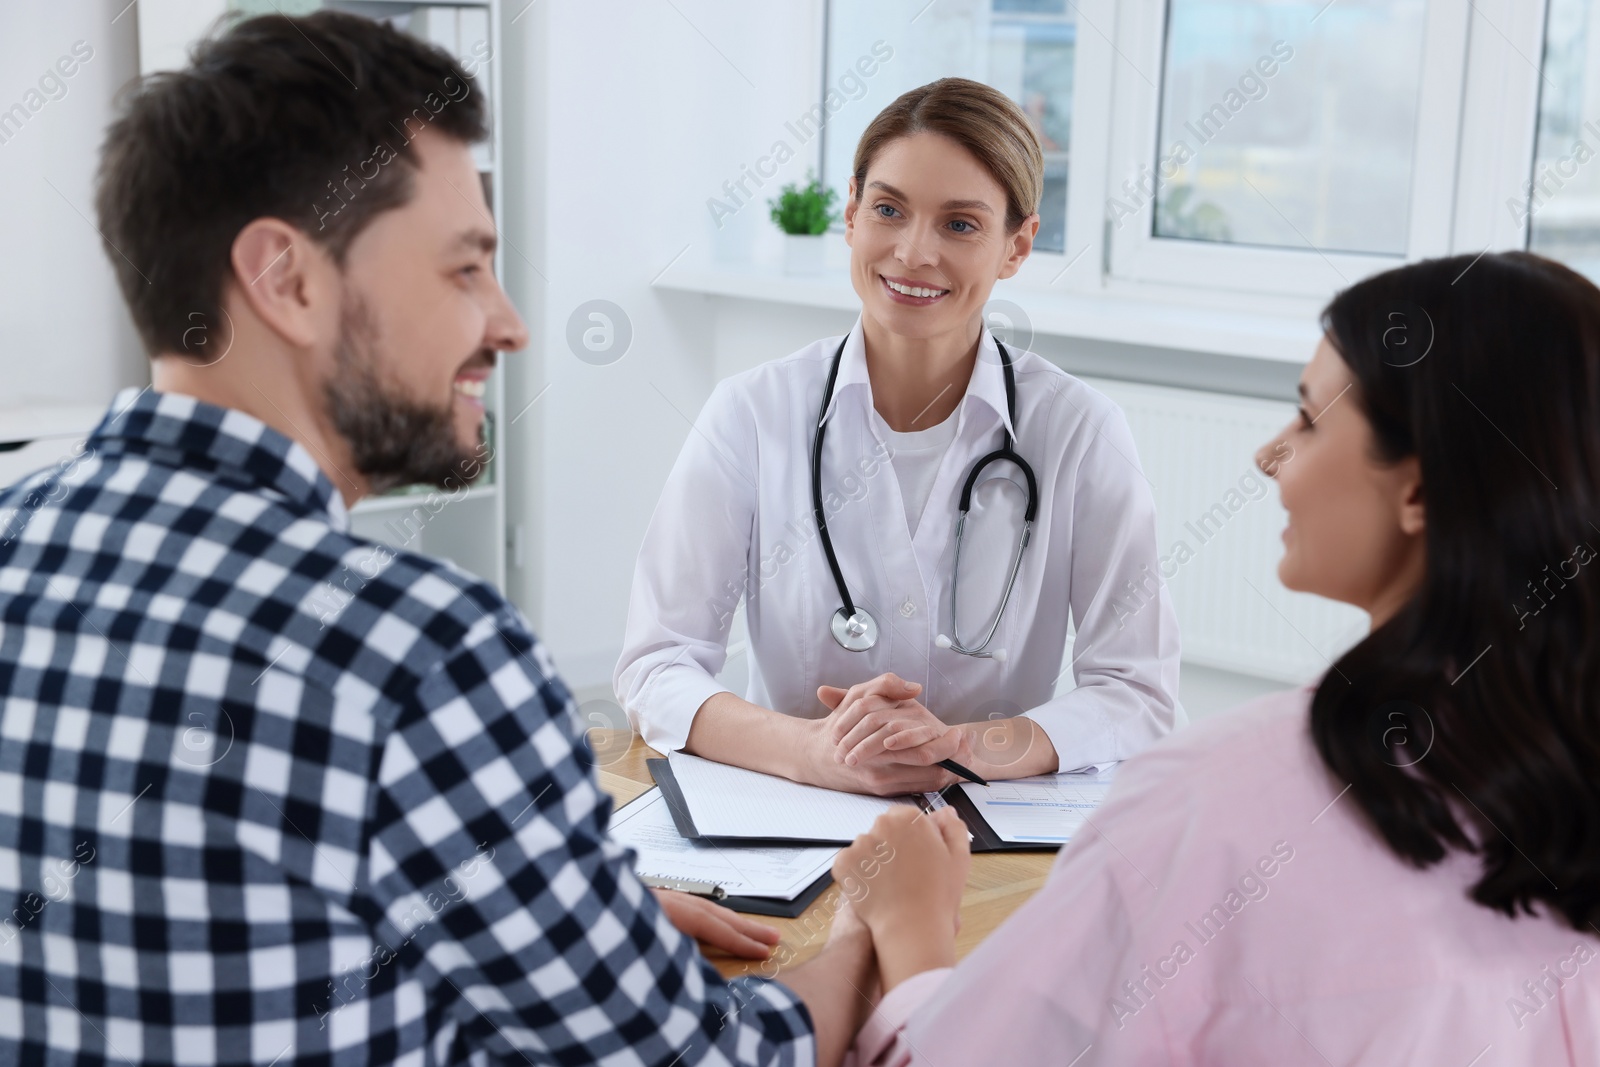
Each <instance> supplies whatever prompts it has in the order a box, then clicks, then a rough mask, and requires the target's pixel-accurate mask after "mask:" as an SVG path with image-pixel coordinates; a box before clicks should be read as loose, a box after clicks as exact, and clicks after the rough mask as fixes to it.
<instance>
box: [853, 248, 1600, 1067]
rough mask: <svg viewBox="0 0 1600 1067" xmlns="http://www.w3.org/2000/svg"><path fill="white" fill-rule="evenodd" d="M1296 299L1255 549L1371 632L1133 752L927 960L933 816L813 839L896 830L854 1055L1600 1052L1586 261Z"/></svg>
mask: <svg viewBox="0 0 1600 1067" xmlns="http://www.w3.org/2000/svg"><path fill="white" fill-rule="evenodd" d="M1322 322H1323V327H1324V330H1325V332H1326V336H1325V338H1324V339H1323V341H1322V343H1321V344H1320V345H1319V346H1318V348H1317V351H1316V354H1315V356H1314V357H1313V358H1312V360H1311V362H1310V363H1309V364H1308V365H1307V366H1306V368H1305V372H1304V373H1303V375H1302V376H1301V381H1300V395H1301V401H1302V403H1301V408H1300V412H1299V415H1298V417H1297V418H1296V419H1295V421H1294V422H1293V423H1291V424H1290V425H1289V426H1287V427H1285V428H1284V430H1283V431H1282V432H1281V433H1280V434H1279V435H1278V436H1277V437H1276V438H1274V440H1273V441H1271V442H1268V444H1267V445H1266V446H1264V447H1263V448H1262V450H1261V452H1260V453H1259V455H1258V457H1257V459H1258V462H1259V463H1261V464H1262V466H1263V469H1266V470H1267V472H1268V473H1269V474H1272V475H1273V477H1274V478H1275V479H1276V480H1277V482H1278V485H1279V490H1280V492H1281V494H1282V498H1283V504H1284V507H1285V509H1286V510H1287V511H1288V514H1289V526H1288V528H1287V529H1286V530H1285V531H1284V535H1283V536H1284V545H1285V551H1284V556H1283V559H1282V562H1281V563H1280V564H1279V570H1278V572H1279V576H1280V578H1281V579H1282V581H1283V583H1284V584H1285V585H1286V586H1288V587H1289V588H1291V589H1297V590H1301V591H1305V592H1312V593H1317V594H1320V595H1323V596H1327V597H1331V598H1333V599H1337V600H1341V601H1344V602H1347V603H1351V604H1355V605H1357V606H1358V607H1361V608H1363V609H1365V610H1366V611H1368V612H1369V613H1370V614H1371V616H1372V631H1371V633H1370V634H1369V635H1368V636H1367V637H1366V639H1365V640H1363V641H1362V642H1360V643H1359V644H1358V645H1356V646H1355V647H1354V648H1353V649H1351V650H1350V651H1349V652H1347V653H1345V654H1344V655H1343V656H1342V657H1340V658H1339V659H1338V660H1337V661H1336V662H1334V663H1332V664H1330V666H1329V668H1328V671H1327V673H1326V674H1325V675H1324V676H1323V677H1322V679H1321V680H1320V681H1319V682H1318V683H1317V684H1316V685H1315V686H1308V687H1306V688H1305V689H1302V690H1298V691H1291V692H1286V693H1281V694H1275V695H1272V696H1269V697H1265V698H1262V699H1260V700H1257V701H1255V702H1252V703H1251V704H1248V705H1246V706H1245V707H1243V708H1241V709H1239V710H1238V711H1236V712H1234V713H1232V714H1229V715H1224V716H1219V717H1217V718H1215V719H1212V720H1208V721H1206V722H1203V723H1201V724H1200V725H1198V726H1196V727H1194V728H1191V729H1187V730H1184V731H1181V732H1180V733H1178V734H1177V735H1175V736H1174V737H1172V738H1170V739H1168V740H1167V741H1165V742H1163V743H1161V744H1159V745H1157V746H1156V747H1154V748H1153V749H1151V750H1150V751H1149V752H1147V753H1145V754H1144V755H1141V756H1138V757H1135V758H1134V759H1133V760H1130V761H1129V762H1128V763H1127V764H1126V765H1125V766H1124V768H1123V769H1122V771H1121V772H1120V775H1119V778H1118V781H1117V785H1116V786H1115V787H1114V789H1113V792H1112V796H1111V798H1110V799H1109V800H1108V802H1107V803H1106V805H1105V806H1104V807H1103V808H1102V809H1100V811H1099V812H1097V813H1096V814H1095V816H1094V817H1093V818H1092V820H1091V821H1090V823H1089V825H1088V826H1086V827H1085V830H1084V832H1083V833H1082V834H1081V835H1080V836H1079V837H1078V838H1077V839H1076V840H1074V841H1073V842H1072V844H1071V846H1069V847H1068V848H1067V849H1065V850H1063V852H1062V853H1061V856H1060V858H1059V860H1058V862H1057V864H1056V866H1055V869H1054V871H1053V872H1052V875H1051V877H1050V880H1049V881H1048V882H1047V884H1046V885H1045V886H1044V887H1043V888H1042V889H1041V890H1040V891H1039V893H1038V895H1037V896H1036V897H1035V898H1034V899H1032V900H1031V901H1030V902H1029V903H1028V904H1027V905H1025V906H1024V907H1023V908H1022V909H1020V910H1019V911H1018V912H1017V913H1016V914H1015V915H1013V916H1012V917H1011V919H1010V920H1009V921H1008V922H1007V923H1006V924H1005V925H1004V926H1002V927H1001V928H1000V929H999V930H998V931H996V933H995V934H994V935H993V936H992V937H991V938H989V939H988V940H987V941H986V942H985V943H984V944H982V945H981V946H979V947H978V948H977V949H976V950H975V951H974V952H973V953H972V955H971V956H970V957H968V958H967V959H966V960H965V961H964V962H963V963H962V964H961V965H960V966H959V967H955V968H954V969H953V970H949V969H947V968H949V967H950V966H951V964H952V963H953V961H954V932H953V927H954V924H953V922H952V919H953V917H954V914H955V908H956V906H957V904H958V902H959V899H960V889H961V882H962V880H963V879H964V875H965V868H966V860H965V857H966V841H965V837H964V835H961V834H959V833H953V832H950V830H951V828H950V827H948V826H946V825H945V824H944V823H943V822H942V821H935V820H929V819H914V818H910V817H907V818H899V819H890V820H887V821H882V822H880V825H879V826H877V827H875V828H874V832H873V834H871V835H867V836H865V837H863V838H862V839H860V840H859V841H858V842H857V843H856V844H855V845H852V846H851V848H850V849H847V850H846V851H845V852H844V853H843V854H841V857H840V861H839V862H840V864H841V870H844V869H845V868H847V867H849V866H850V865H851V864H852V863H853V862H854V860H856V859H857V858H858V857H857V855H856V853H857V852H858V851H860V850H862V849H866V850H868V851H870V850H872V849H874V848H875V847H877V846H878V845H879V844H880V842H881V841H884V840H886V841H888V842H889V843H890V844H891V845H892V846H893V848H894V849H895V860H894V862H892V863H887V864H882V865H879V866H878V868H877V870H878V874H877V875H876V877H875V882H877V881H878V880H881V883H880V884H874V885H872V886H870V887H869V891H868V892H866V893H864V894H856V895H857V896H859V900H858V901H857V903H856V904H855V908H856V910H857V911H858V912H859V913H860V914H861V916H862V918H863V919H865V921H866V922H867V924H868V926H869V927H871V929H872V931H873V936H874V941H875V943H876V946H877V952H878V958H879V965H880V974H881V978H882V981H883V984H884V987H885V989H886V990H887V995H886V996H885V999H884V1001H883V1004H882V1006H881V1007H880V1009H879V1011H878V1013H877V1014H876V1015H875V1016H874V1017H873V1018H872V1020H871V1021H870V1022H869V1024H868V1026H867V1028H866V1030H864V1031H863V1033H862V1035H861V1037H860V1038H858V1044H857V1051H858V1055H859V1056H860V1058H861V1060H862V1062H871V1063H880V1062H882V1063H907V1062H912V1061H915V1062H919V1063H920V1062H924V1061H925V1060H928V1061H930V1062H939V1063H963V1064H966V1063H1005V1064H1008V1065H1011V1064H1029V1063H1047V1062H1048V1063H1051V1064H1073V1065H1074V1067H1088V1065H1090V1064H1107V1063H1116V1064H1145V1063H1169V1062H1171V1063H1185V1064H1207V1063H1216V1064H1222V1063H1226V1064H1230V1065H1231V1064H1241V1063H1251V1064H1254V1063H1261V1064H1268V1063H1270V1064H1284V1063H1314V1062H1319V1061H1322V1062H1327V1063H1330V1064H1334V1063H1337V1064H1389V1063H1407V1064H1413V1063H1429V1064H1455V1065H1459V1067H1467V1065H1469V1064H1484V1065H1486V1064H1490V1063H1494V1064H1540V1065H1546V1064H1577V1063H1590V1064H1592V1063H1594V1062H1596V1060H1597V1058H1600V928H1597V927H1600V568H1590V566H1589V564H1590V563H1591V562H1592V561H1594V559H1595V557H1596V550H1597V548H1600V527H1597V523H1600V500H1597V499H1596V496H1597V484H1600V290H1597V289H1596V288H1595V287H1594V286H1593V285H1592V284H1590V283H1589V282H1588V281H1587V280H1585V279H1584V278H1582V277H1581V276H1579V275H1578V274H1575V273H1574V272H1572V271H1570V270H1568V269H1567V268H1565V267H1562V266H1560V265H1558V264H1556V263H1553V262H1550V261H1548V260H1545V259H1541V258H1539V257H1537V256H1532V255H1527V254H1524V253H1506V254H1500V255H1490V256H1484V257H1482V258H1481V259H1480V260H1478V261H1477V262H1473V260H1472V259H1471V258H1470V257H1457V258H1451V259H1442V260H1433V261H1429V262H1424V263H1417V264H1414V265H1411V266H1406V267H1402V268H1400V269H1397V270H1393V271H1389V272H1387V273H1385V274H1381V275H1378V276H1377V277H1374V278H1371V279H1368V280H1366V281H1363V282H1361V283H1359V284H1357V285H1355V286H1352V287H1351V288H1350V289H1348V290H1346V291H1345V292H1343V293H1341V294H1340V295H1339V296H1338V297H1337V298H1335V300H1334V301H1333V303H1332V304H1331V305H1330V306H1329V307H1328V309H1327V311H1326V312H1325V313H1324V315H1323V320H1322ZM941 831H944V832H942V833H941ZM890 883H893V884H892V885H891V884H890ZM880 888H882V889H888V890H889V892H887V893H880V892H878V890H879V889H880ZM891 901H892V903H893V906H892V907H890V906H889V903H890V902H891Z"/></svg>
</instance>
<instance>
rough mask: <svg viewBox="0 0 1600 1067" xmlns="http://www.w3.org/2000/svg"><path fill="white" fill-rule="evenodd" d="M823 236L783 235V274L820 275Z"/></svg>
mask: <svg viewBox="0 0 1600 1067" xmlns="http://www.w3.org/2000/svg"><path fill="white" fill-rule="evenodd" d="M822 242H823V235H822V234H820V233H818V234H810V233H786V234H784V235H783V270H784V273H785V274H821V273H822V270H823V264H824V262H825V256H824V254H823V252H824V250H823V244H822Z"/></svg>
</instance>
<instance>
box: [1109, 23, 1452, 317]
mask: <svg viewBox="0 0 1600 1067" xmlns="http://www.w3.org/2000/svg"><path fill="white" fill-rule="evenodd" d="M1167 10H1168V0H1133V2H1130V3H1126V4H1124V5H1123V7H1122V11H1123V12H1124V14H1125V15H1126V18H1125V19H1124V21H1123V23H1122V24H1121V25H1120V26H1119V34H1118V37H1119V41H1118V45H1117V47H1118V48H1119V49H1120V51H1121V53H1122V54H1123V55H1126V56H1127V57H1128V59H1129V62H1124V63H1118V64H1116V66H1115V68H1114V77H1115V80H1114V82H1113V85H1112V86H1111V93H1110V98H1111V100H1112V101H1113V107H1112V110H1113V112H1114V113H1115V114H1116V116H1117V118H1116V121H1115V122H1114V123H1113V125H1112V130H1113V136H1112V140H1111V143H1110V146H1109V149H1108V152H1107V162H1108V172H1107V173H1108V177H1107V181H1106V187H1107V188H1106V195H1107V197H1110V196H1112V195H1114V194H1116V193H1118V192H1120V190H1119V189H1118V186H1119V185H1120V184H1121V183H1120V181H1118V180H1116V179H1114V178H1113V177H1111V176H1112V175H1118V174H1121V175H1125V176H1130V177H1132V176H1137V175H1138V174H1139V173H1140V171H1141V168H1142V167H1145V166H1148V167H1150V168H1151V169H1152V170H1153V169H1155V167H1156V166H1157V163H1158V160H1159V153H1160V148H1159V136H1160V111H1161V87H1162V81H1163V79H1164V76H1165V70H1164V65H1165V54H1166V44H1167ZM1470 19H1471V15H1470V8H1469V7H1468V6H1467V5H1457V4H1451V3H1448V2H1445V0H1428V2H1427V4H1426V6H1425V8H1424V25H1423V38H1422V39H1423V59H1422V71H1421V77H1420V79H1419V84H1418V105H1417V139H1416V143H1415V145H1414V148H1413V153H1412V175H1411V188H1410V191H1409V195H1410V212H1409V227H1408V233H1407V239H1406V251H1405V253H1404V254H1401V255H1389V254H1362V253H1349V252H1335V251H1330V250H1323V249H1318V248H1316V247H1315V246H1313V245H1311V244H1310V241H1309V239H1308V238H1306V237H1305V235H1303V234H1301V235H1300V237H1301V239H1302V240H1304V241H1305V242H1306V244H1305V247H1303V248H1292V247H1263V246H1255V245H1243V244H1235V245H1230V244H1222V243H1216V242H1208V241H1194V240H1186V239H1181V238H1167V237H1157V236H1154V235H1153V233H1152V224H1153V216H1154V212H1155V199H1154V198H1153V197H1152V198H1150V199H1149V200H1147V201H1146V202H1144V203H1143V204H1141V205H1139V208H1138V210H1137V212H1136V213H1135V214H1134V215H1133V216H1132V217H1130V218H1128V219H1126V220H1125V224H1124V225H1123V226H1121V227H1111V228H1110V229H1111V249H1110V253H1111V254H1110V257H1109V266H1110V273H1111V274H1113V275H1114V276H1117V277H1121V278H1127V279H1130V280H1136V281H1151V282H1165V283H1169V284H1184V283H1187V282H1189V281H1191V280H1192V279H1194V278H1206V279H1209V280H1210V281H1209V285H1210V287H1214V288H1231V289H1237V290H1242V291H1247V292H1254V293H1261V292H1273V293H1280V294H1284V295H1302V296H1313V297H1317V296H1325V295H1331V294H1332V292H1333V291H1335V290H1337V289H1338V288H1342V287H1343V286H1346V285H1349V284H1351V283H1352V282H1355V281H1357V280H1359V279H1360V278H1363V277H1366V276H1368V275H1370V274H1374V273H1377V272H1379V271H1382V270H1387V269H1389V268H1390V267H1395V266H1398V265H1400V264H1401V263H1403V262H1405V261H1406V260H1408V259H1416V258H1422V257H1426V256H1435V255H1443V254H1445V253H1446V252H1447V251H1448V250H1449V248H1450V235H1451V228H1452V224H1453V222H1454V212H1453V205H1454V191H1455V173H1456V159H1457V154H1458V141H1459V132H1460V119H1461V108H1462V100H1463V94H1464V88H1463V86H1464V81H1465V74H1466V63H1467V54H1468V23H1469V21H1470ZM1289 43H1290V45H1291V46H1293V43H1294V42H1292V41H1291V42H1289ZM1102 46H1103V47H1109V42H1102ZM1135 64H1136V65H1137V67H1138V68H1139V70H1140V71H1143V72H1146V76H1147V77H1148V76H1149V75H1150V74H1153V75H1154V76H1153V77H1149V80H1146V77H1141V76H1140V73H1139V72H1138V71H1136V70H1135V69H1134V65H1135ZM1291 74H1292V69H1291V70H1290V71H1286V72H1285V73H1284V74H1281V75H1280V77H1283V76H1289V75H1291ZM1107 208H1108V218H1109V202H1108V203H1107Z"/></svg>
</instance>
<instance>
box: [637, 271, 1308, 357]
mask: <svg viewBox="0 0 1600 1067" xmlns="http://www.w3.org/2000/svg"><path fill="white" fill-rule="evenodd" d="M653 287H654V288H656V289H665V290H673V291H677V292H685V293H700V294H703V295H706V296H720V297H729V298H733V299H737V300H765V301H769V302H772V303H778V304H792V305H799V306H802V307H818V308H829V309H832V310H836V311H859V310H860V309H861V300H860V298H859V297H858V296H857V295H856V292H855V290H854V289H853V288H852V287H851V285H850V278H849V275H848V273H847V272H845V271H843V270H829V271H825V272H823V273H821V274H815V275H795V274H785V273H784V272H783V271H781V270H779V269H777V268H775V267H761V266H743V265H741V266H711V267H692V266H686V267H680V268H674V269H673V270H671V271H669V272H668V273H667V274H666V275H665V276H664V277H662V278H660V279H658V280H657V281H656V282H655V283H654V284H653ZM994 298H995V299H998V300H1008V301H1011V302H1012V303H1015V304H1017V305H1019V306H1020V307H1021V308H1022V309H1023V310H1024V311H1025V312H1026V313H1027V315H1028V318H1029V320H1030V322H1031V325H1032V327H1033V330H1034V332H1035V333H1036V334H1047V335H1050V336H1056V337H1067V338H1085V339H1090V340H1096V341H1113V342H1117V343H1121V344H1129V345H1145V346H1149V347H1152V348H1166V349H1176V350H1178V351H1182V352H1203V353H1208V354H1212V355H1223V356H1242V357H1248V358H1251V359H1261V360H1271V361H1273V362H1279V363H1293V364H1301V363H1304V362H1305V361H1306V360H1308V359H1309V358H1310V357H1311V353H1312V351H1313V350H1314V349H1315V348H1316V344H1317V341H1318V339H1319V338H1320V337H1321V336H1322V330H1321V328H1320V327H1319V326H1318V325H1317V321H1316V311H1315V309H1312V308H1310V307H1309V306H1308V307H1307V308H1305V309H1302V310H1300V311H1298V312H1297V313H1295V314H1285V313H1276V312H1258V311H1243V310H1239V309H1238V308H1237V307H1221V308H1219V307H1214V306H1201V305H1198V304H1189V303H1183V302H1179V301H1177V300H1172V299H1164V298H1162V297H1160V296H1156V295H1151V296H1145V295H1132V294H1124V293H1118V292H1114V291H1107V292H1104V293H1097V294H1094V295H1092V296H1088V295H1080V294H1067V293H1051V292H1048V291H1044V290H1041V289H1039V288H1036V287H1028V286H1022V285H1007V284H1006V283H1003V282H1002V283H1001V284H999V285H997V286H996V287H995V290H994ZM1236 299H1238V300H1239V301H1240V302H1243V301H1244V300H1247V299H1248V298H1243V297H1240V298H1236Z"/></svg>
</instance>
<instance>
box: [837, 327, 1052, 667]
mask: <svg viewBox="0 0 1600 1067" xmlns="http://www.w3.org/2000/svg"><path fill="white" fill-rule="evenodd" d="M848 340H849V335H848V334H846V335H845V340H843V341H840V342H839V348H838V350H837V351H835V352H834V353H833V365H832V366H831V367H830V368H829V369H828V382H827V384H826V385H824V386H823V388H822V406H821V407H820V408H818V409H817V432H816V437H815V438H814V439H813V440H812V444H811V514H812V516H813V517H814V518H815V520H816V523H817V534H818V538H819V539H820V540H821V542H822V553H823V555H824V556H825V557H827V560H828V570H829V571H831V572H832V573H833V584H834V586H835V588H837V589H838V590H839V599H840V600H842V601H843V602H844V604H843V606H842V607H840V608H839V610H837V611H835V612H834V613H833V618H832V619H831V620H830V622H829V628H830V629H832V630H833V639H834V640H835V641H837V642H839V644H840V646H841V647H843V648H846V649H848V650H849V651H851V652H865V651H867V649H869V648H871V647H872V646H873V645H875V644H877V643H878V624H877V623H876V622H874V621H873V618H872V616H871V615H868V614H867V613H866V611H864V610H863V609H861V608H859V607H857V606H856V603H855V601H854V600H852V599H851V597H850V589H849V587H848V586H847V585H845V580H844V571H843V570H841V569H840V568H839V557H838V556H837V555H836V554H835V553H834V551H833V538H832V537H831V536H829V534H828V518H827V515H826V514H825V513H824V511H823V509H822V441H823V434H824V433H825V432H826V431H827V425H828V424H827V421H826V416H827V414H828V401H829V400H830V399H831V398H832V397H833V385H834V382H835V381H837V380H838V377H839V361H840V360H841V359H843V358H844V346H845V341H848ZM995 350H996V351H997V352H998V353H999V355H1000V366H1001V369H1002V370H1003V371H1004V372H1005V380H1006V411H1007V412H1008V413H1009V414H1010V416H1011V427H1012V428H1013V429H1014V428H1015V426H1016V424H1017V381H1016V375H1015V373H1014V372H1013V371H1012V369H1011V354H1010V353H1009V352H1007V351H1006V346H1005V345H1003V344H1001V343H1000V341H999V339H998V338H997V339H996V340H995ZM996 460H1006V461H1007V462H1009V463H1013V464H1015V465H1016V466H1017V468H1018V469H1020V470H1021V471H1022V473H1023V474H1024V475H1025V476H1026V477H1027V479H1028V508H1027V512H1026V513H1025V514H1024V516H1023V523H1022V535H1021V537H1020V538H1019V539H1018V541H1017V552H1016V555H1015V556H1014V557H1013V558H1012V561H1011V577H1010V578H1009V579H1008V580H1007V581H1006V591H1005V593H1004V594H1003V595H1002V596H1001V598H1000V607H999V608H997V609H996V610H995V613H994V622H992V623H990V625H989V633H988V635H987V636H986V637H985V638H984V639H983V642H982V643H981V644H979V645H975V646H971V647H969V646H967V645H966V644H964V643H962V640H961V634H960V632H959V631H958V630H957V629H956V580H957V577H958V576H959V574H960V572H961V534H962V531H963V529H964V528H965V527H966V524H967V512H968V511H969V510H970V509H971V507H972V487H973V486H974V485H975V484H977V481H978V475H980V474H982V473H983V470H984V468H985V467H987V466H988V465H989V464H990V463H993V462H994V461H996ZM1038 508H1039V486H1038V482H1037V481H1036V480H1035V479H1034V476H1033V468H1032V467H1030V466H1028V461H1027V460H1025V459H1023V458H1022V457H1021V456H1020V455H1018V454H1017V452H1016V448H1015V438H1014V437H1013V435H1012V431H1011V430H1010V429H1008V430H1007V431H1006V440H1005V443H1004V444H1002V445H1001V446H1000V447H999V448H997V449H995V450H994V451H993V452H990V453H989V454H988V455H986V456H984V457H983V458H981V459H979V460H978V462H977V463H975V464H974V465H973V467H972V471H971V473H969V474H968V475H967V481H966V484H965V485H964V486H962V489H961V504H960V507H959V509H958V514H959V518H958V519H957V520H956V557H955V565H954V567H953V568H952V570H951V574H950V634H949V636H946V635H944V634H940V635H939V639H938V641H937V642H935V643H936V644H937V645H938V646H939V647H940V648H947V649H950V650H951V651H954V652H958V653H960V654H961V655H963V656H976V657H979V658H982V659H992V660H994V661H995V662H997V663H1004V662H1005V659H1006V656H1005V651H1004V650H1003V649H996V650H995V651H993V652H989V651H987V649H988V648H989V643H990V642H991V641H993V640H994V635H995V632H996V631H997V630H999V628H1000V619H1001V616H1003V615H1004V614H1005V611H1006V605H1007V604H1008V603H1010V602H1011V591H1012V589H1014V588H1015V587H1016V584H1017V572H1018V571H1019V570H1020V569H1021V567H1022V553H1023V551H1024V550H1025V549H1026V548H1027V547H1028V538H1029V535H1030V533H1031V532H1032V530H1033V520H1034V517H1035V515H1036V514H1037V512H1038Z"/></svg>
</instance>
